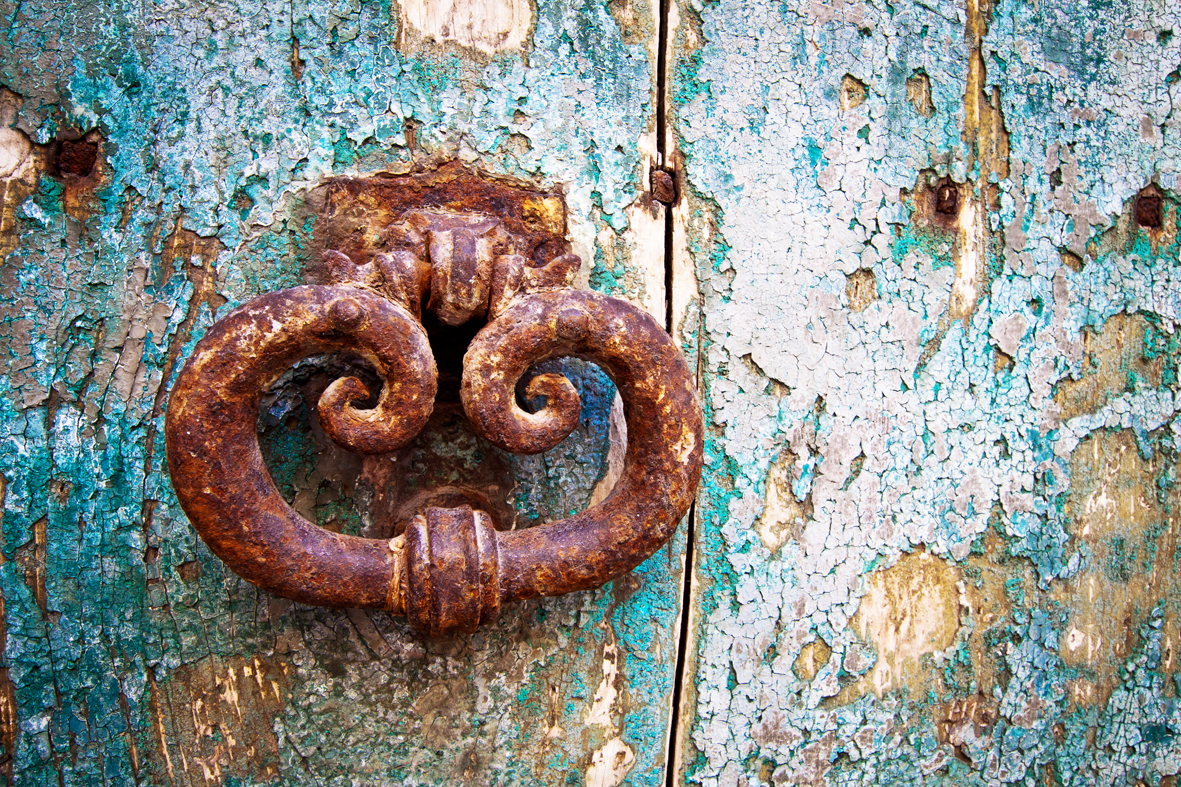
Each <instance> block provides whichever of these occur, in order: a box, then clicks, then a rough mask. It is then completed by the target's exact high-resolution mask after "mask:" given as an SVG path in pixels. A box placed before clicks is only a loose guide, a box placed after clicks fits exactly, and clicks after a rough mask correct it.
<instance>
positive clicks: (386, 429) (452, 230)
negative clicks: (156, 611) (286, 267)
mask: <svg viewBox="0 0 1181 787" xmlns="http://www.w3.org/2000/svg"><path fill="white" fill-rule="evenodd" d="M399 227H400V229H399V232H400V233H401V234H400V235H399V238H400V240H399V243H397V244H394V245H395V246H400V248H394V250H393V251H391V252H388V253H380V254H376V255H374V257H373V259H372V260H371V261H370V262H367V263H365V264H362V265H358V264H355V262H354V261H353V260H352V259H350V258H349V257H348V256H346V255H344V254H342V253H340V252H335V251H329V252H326V253H325V263H326V270H327V273H328V280H329V283H328V284H321V285H303V286H298V287H293V288H291V289H287V290H282V291H279V292H273V293H269V294H267V295H262V296H260V297H258V298H255V299H254V300H252V301H250V302H249V303H247V304H245V305H244V306H241V307H239V308H237V309H235V310H234V311H232V312H230V313H229V314H227V315H226V316H225V317H224V318H223V319H222V320H220V321H219V322H217V323H216V324H215V325H214V326H213V327H212V328H210V329H209V331H208V332H207V333H206V334H205V337H204V338H203V339H202V340H201V341H200V342H199V343H198V344H197V346H196V349H195V350H194V351H193V354H192V356H191V357H190V358H189V359H188V362H187V363H186V364H185V366H184V368H183V370H182V371H181V373H180V375H179V377H178V379H177V381H176V385H175V387H174V388H173V391H172V394H171V399H170V401H169V405H168V413H167V418H166V424H165V434H166V440H167V451H168V468H169V472H170V473H171V476H172V482H173V485H174V487H175V489H176V493H177V496H178V498H179V500H180V503H181V506H182V507H183V508H184V510H185V512H186V513H187V514H188V516H189V518H190V520H191V521H192V522H193V525H194V526H195V527H196V529H197V531H198V532H199V533H200V534H201V537H202V538H203V539H204V541H205V542H206V543H207V544H208V545H209V547H210V549H212V550H213V552H214V553H215V554H217V555H218V557H220V558H221V559H222V560H223V561H225V563H226V564H227V565H228V566H229V567H230V568H231V569H233V570H234V571H235V572H237V573H238V574H240V575H241V576H242V577H244V578H246V579H248V580H249V581H251V582H253V583H254V584H256V585H258V586H260V587H262V588H265V589H266V590H269V591H271V592H273V593H276V594H278V595H280V596H284V597H286V598H289V599H293V600H296V601H301V602H305V603H308V604H317V605H321V606H332V607H378V608H384V609H387V610H391V611H393V612H395V613H398V614H405V615H406V616H407V618H408V619H409V621H410V622H411V624H413V625H414V626H415V627H417V628H419V629H422V630H425V631H426V632H428V633H429V634H431V635H440V634H445V633H448V632H452V631H472V630H474V629H475V628H476V627H478V626H479V625H480V624H482V623H486V622H488V621H490V620H492V619H493V618H494V617H495V616H496V615H497V612H498V611H499V609H500V606H501V604H504V603H508V602H511V601H515V600H518V599H527V598H534V597H537V596H554V595H559V594H562V593H569V592H571V591H575V590H584V589H588V588H594V587H598V586H599V585H602V584H603V583H605V582H607V581H609V580H611V579H613V578H615V577H617V576H620V575H621V574H623V573H625V572H627V571H629V570H631V569H632V568H634V567H635V566H636V565H638V564H639V563H640V562H642V561H643V560H644V559H645V558H647V557H648V556H649V555H651V554H652V553H653V552H654V551H656V549H658V548H659V547H660V546H661V545H662V544H664V543H665V542H666V541H667V540H668V538H669V537H670V536H671V535H672V532H673V530H674V529H675V527H676V524H677V522H678V521H679V520H680V518H681V517H682V516H684V514H685V512H686V511H687V510H688V508H689V504H690V501H691V500H692V498H693V495H694V492H695V491H696V487H697V482H698V479H699V477H700V473H701V464H702V415H701V407H700V405H699V403H698V399H697V394H696V392H695V390H694V385H693V379H692V377H691V375H690V374H689V370H688V367H687V366H686V364H685V361H684V359H683V358H682V357H681V354H680V352H679V351H678V350H677V347H676V345H675V344H674V343H673V342H672V340H671V339H670V337H669V336H668V335H667V334H666V333H665V332H664V330H663V329H662V328H661V327H660V326H659V325H658V324H657V323H656V322H655V321H654V320H653V319H652V318H651V317H650V316H648V314H647V313H645V312H643V311H641V310H640V309H637V308H636V307H634V306H631V305H630V304H628V303H626V302H624V301H621V300H617V299H615V298H610V297H607V296H605V295H600V294H597V293H593V292H586V291H578V290H574V289H571V288H570V281H571V279H572V276H573V274H574V273H575V272H576V270H577V268H578V266H579V264H580V263H579V260H578V258H577V257H575V256H573V255H570V254H561V255H558V256H557V257H556V258H554V259H552V260H549V261H548V262H547V263H545V264H543V265H540V266H537V267H533V266H532V265H531V264H530V262H532V260H527V259H526V257H524V256H522V255H521V254H520V253H519V252H520V251H522V250H521V249H520V248H517V246H518V245H519V244H517V241H516V239H515V238H514V235H513V233H512V232H511V231H510V230H509V229H506V224H505V223H503V222H501V221H499V220H498V219H497V218H494V217H491V216H488V215H481V214H470V213H469V214H452V213H447V212H445V211H429V210H428V211H417V212H412V213H410V214H408V217H406V218H405V219H404V221H403V222H402V224H401V225H399ZM423 308H426V309H427V310H429V311H430V312H432V313H433V314H434V315H435V317H436V318H437V319H439V320H441V321H443V322H445V323H447V324H451V325H457V324H459V323H462V322H465V321H467V320H469V319H473V318H484V319H487V324H486V325H485V326H484V327H483V329H482V330H480V332H479V333H478V334H477V335H476V337H475V339H474V340H473V341H472V343H471V345H470V346H469V348H468V350H467V354H466V355H465V356H464V361H463V376H462V384H461V389H460V396H461V400H462V404H463V408H464V410H465V412H466V414H467V416H468V418H469V419H470V420H471V423H472V425H473V428H474V429H475V431H476V432H477V433H478V434H480V435H481V436H482V437H484V438H486V439H487V440H489V441H491V442H492V443H494V444H495V445H497V446H499V447H501V448H503V449H505V450H507V451H511V452H517V453H537V452H541V451H545V450H548V449H550V448H552V447H554V446H555V445H557V444H558V443H559V442H561V441H562V440H563V439H564V438H565V437H566V436H567V435H569V434H570V432H571V431H573V429H574V428H575V426H576V425H577V424H578V418H579V413H580V402H579V398H578V394H577V392H576V391H575V390H574V387H573V385H571V383H570V381H569V380H567V379H566V378H565V377H563V376H561V375H558V374H540V375H538V376H536V377H534V378H533V379H532V380H531V381H530V382H529V384H528V387H527V391H526V393H527V395H528V396H529V397H530V398H533V397H544V400H545V406H544V407H543V408H542V409H541V410H539V411H538V412H536V413H529V412H526V411H525V410H524V409H522V408H521V407H520V406H519V405H518V403H517V399H516V391H515V388H516V385H517V382H518V381H519V380H520V379H521V378H522V376H523V375H524V374H525V373H526V371H527V370H528V369H529V368H530V367H531V366H532V365H534V364H535V363H538V362H540V361H543V360H547V359H551V358H556V357H562V356H579V357H583V358H586V359H589V360H591V361H593V362H595V363H597V364H598V365H599V366H601V367H602V368H603V369H604V370H606V372H607V373H608V374H609V375H610V377H611V378H612V379H613V380H614V382H615V385H616V387H617V389H618V391H619V394H620V396H621V397H622V399H623V406H624V414H625V418H626V421H627V430H628V431H627V435H628V441H627V450H626V455H625V459H624V469H623V472H622V475H621V477H620V478H619V480H618V482H617V483H616V485H615V488H614V490H613V491H612V492H611V494H610V495H609V496H608V497H607V498H606V499H605V500H603V501H602V502H601V503H599V504H598V505H596V506H594V507H593V508H591V509H589V510H587V511H584V512H582V513H579V514H575V515H574V516H571V517H569V518H566V519H563V520H560V521H557V522H552V523H549V524H545V525H540V526H537V527H532V528H528V529H522V530H511V531H497V530H495V529H494V528H493V525H492V522H491V520H490V518H489V516H488V515H487V514H486V513H484V512H482V511H479V510H473V509H472V508H471V507H470V506H466V505H465V506H461V507H458V508H428V509H427V510H426V511H425V512H423V513H421V514H420V515H418V516H416V517H415V518H414V519H413V520H412V521H411V522H410V524H409V525H408V526H407V527H406V529H405V531H404V532H403V533H401V534H399V535H397V536H396V537H394V538H392V539H371V538H362V537H358V536H350V535H342V534H339V533H333V532H331V531H328V530H325V529H323V528H321V527H318V526H317V525H315V524H313V523H311V522H309V521H307V520H306V519H304V518H303V517H302V516H300V515H299V514H297V513H296V512H295V511H294V510H293V509H292V508H291V506H290V505H288V503H287V502H286V501H285V500H284V499H283V498H282V496H281V495H280V494H279V491H278V489H277V488H276V486H275V483H274V481H273V480H272V479H271V476H270V473H269V472H268V470H267V468H266V466H265V464H264V462H263V457H262V454H261V451H260V448H259V442H258V434H257V431H256V423H257V420H258V412H259V402H260V399H261V398H262V396H263V394H265V393H266V392H267V390H268V389H269V388H270V387H271V386H272V385H273V384H274V383H275V381H276V380H277V379H278V378H279V376H280V375H281V374H282V373H283V372H284V371H285V370H286V369H288V368H289V367H290V366H292V365H293V364H295V363H296V362H298V361H300V360H301V359H304V358H307V357H310V356H315V355H321V354H325V353H332V352H341V351H348V352H352V353H356V354H358V355H360V356H362V357H363V358H365V359H366V360H367V361H368V362H369V363H370V364H371V365H372V366H373V368H374V369H375V370H376V372H377V374H378V375H379V376H380V377H381V379H382V381H383V383H384V387H383V388H382V390H381V392H380V395H379V396H378V397H377V401H376V404H375V405H374V406H372V407H370V408H368V409H361V408H359V407H358V406H357V403H358V402H361V401H364V400H366V399H367V398H368V397H370V391H369V390H368V388H367V387H366V386H365V385H364V384H363V383H362V382H361V381H360V380H358V379H357V378H355V377H344V378H342V379H338V380H336V381H335V382H333V383H332V384H331V385H330V386H329V387H328V388H327V390H325V391H324V393H323V395H322V396H321V397H320V400H319V403H318V405H317V411H318V414H319V418H320V422H321V424H322V426H323V428H324V431H325V433H326V434H327V435H328V436H329V437H330V438H331V439H332V440H333V441H335V442H336V443H337V444H339V445H341V446H343V447H344V448H347V449H349V450H352V451H355V452H359V453H365V454H373V453H384V452H389V451H393V450H395V449H397V448H399V447H401V446H403V445H405V444H406V443H407V442H408V441H410V440H411V439H412V438H413V437H414V436H415V434H417V433H418V431H419V430H420V429H421V428H422V427H423V425H424V424H425V423H426V421H427V418H428V416H429V415H430V413H431V410H432V407H433V404H434V397H435V392H436V376H437V375H436V368H435V361H434V359H433V357H432V355H431V351H430V346H429V344H428V342H427V336H426V332H425V330H424V328H423V326H422V323H421V314H422V309H423Z"/></svg>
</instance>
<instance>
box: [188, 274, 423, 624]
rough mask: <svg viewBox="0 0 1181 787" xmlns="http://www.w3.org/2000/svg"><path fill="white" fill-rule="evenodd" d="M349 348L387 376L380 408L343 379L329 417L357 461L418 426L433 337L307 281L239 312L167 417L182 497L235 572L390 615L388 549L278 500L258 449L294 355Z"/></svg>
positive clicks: (399, 312)
mask: <svg viewBox="0 0 1181 787" xmlns="http://www.w3.org/2000/svg"><path fill="white" fill-rule="evenodd" d="M340 351H347V352H350V353H354V354H356V355H360V356H361V357H363V358H365V359H366V360H368V361H369V363H371V364H372V365H373V367H374V369H376V371H377V373H378V374H379V375H380V376H381V378H382V380H383V381H384V382H385V387H384V388H383V390H382V392H381V395H380V397H379V398H378V401H377V405H376V406H375V407H373V408H372V409H369V410H361V409H357V408H356V407H354V406H353V404H352V402H354V401H357V400H360V399H364V398H366V397H368V396H369V391H368V389H367V388H366V387H365V385H364V384H363V383H361V381H360V380H358V379H356V378H353V377H347V378H344V379H340V380H337V381H335V382H334V383H333V384H332V385H330V386H329V387H328V389H327V390H326V391H325V392H324V394H323V395H322V396H321V398H320V402H319V413H320V421H321V424H322V425H323V426H324V430H325V431H326V432H327V433H328V434H329V435H330V436H331V437H332V439H333V440H335V441H336V442H337V443H339V444H341V445H343V446H345V447H347V448H350V449H352V450H354V451H358V452H361V453H380V452H386V451H392V450H394V449H396V448H398V447H400V446H402V445H404V444H405V443H406V442H408V441H409V440H410V439H411V438H413V437H414V435H415V434H417V433H418V432H419V430H420V429H422V426H423V425H424V424H425V423H426V420H427V418H428V417H429V415H430V413H431V409H432V407H433V405H434V398H435V390H436V371H435V363H434V359H433V357H432V356H431V353H430V345H429V344H428V342H427V337H426V333H425V332H424V331H423V329H422V326H421V325H420V324H419V323H418V322H417V321H416V320H415V319H414V318H413V317H412V316H411V315H410V313H409V312H407V311H406V310H405V309H404V308H402V307H401V306H398V305H395V304H394V303H392V302H390V301H388V300H386V299H385V298H383V297H381V296H380V295H377V294H375V293H372V292H369V291H367V290H364V289H360V288H351V287H322V286H313V285H307V286H302V287H295V288H293V289H289V290H283V291H280V292H275V293H270V294H268V295H263V296H261V297H259V298H256V299H255V300H253V301H251V302H250V303H248V304H246V305H245V306H242V307H241V308H239V309H236V310H234V311H232V312H230V313H229V314H228V315H227V316H226V317H225V318H224V319H222V320H221V321H219V322H218V323H217V324H216V325H214V326H213V327H212V328H210V329H209V332H208V333H206V334H205V337H204V338H203V339H202V340H201V341H200V342H199V343H198V344H197V347H196V349H195V350H194V351H193V354H192V356H191V357H190V358H189V360H188V362H187V363H186V364H185V366H184V368H183V369H182V370H181V373H180V376H179V377H178V378H177V381H176V385H175V386H174V387H173V390H172V395H171V399H170V400H169V404H168V414H167V417H166V420H165V439H166V442H167V449H168V469H169V472H170V474H171V476H172V483H173V486H174V488H175V489H176V494H177V498H178V499H179V500H180V504H181V506H182V507H183V508H184V510H185V513H186V514H188V516H189V519H190V520H191V521H192V522H193V525H194V526H195V527H196V528H197V531H198V532H199V533H200V534H201V538H202V539H204V540H205V543H207V544H208V545H209V547H210V549H212V550H213V552H214V553H215V554H216V555H217V556H218V557H220V558H221V559H222V560H223V561H225V563H226V564H227V565H228V566H229V567H230V568H232V569H233V570H234V571H235V572H237V573H238V574H240V575H241V576H243V577H245V578H246V579H248V580H250V581H251V582H253V583H255V584H256V585H259V586H260V587H263V588H265V589H267V590H269V591H271V592H273V593H277V594H279V595H281V596H285V597H287V598H290V599H294V600H296V601H303V602H306V603H309V604H318V605H322V606H338V607H343V606H348V607H388V606H392V605H393V603H394V602H392V601H391V599H392V598H394V597H396V596H397V595H398V592H399V591H398V587H397V574H398V571H397V567H396V566H395V557H394V553H393V551H392V550H391V548H390V543H389V542H388V541H384V540H376V539H368V538H358V537H356V536H347V535H340V534H338V533H332V532H329V531H327V530H324V529H323V528H321V527H317V526H316V525H314V524H312V523H311V522H308V521H307V520H306V519H304V518H303V517H301V516H300V515H299V514H297V513H296V512H295V511H294V510H293V509H292V508H291V506H289V505H288V504H287V502H286V501H285V500H283V498H282V496H281V495H280V494H279V490H278V489H276V487H275V484H274V481H272V480H271V476H270V473H269V472H268V471H267V468H266V465H265V464H264V463H263V458H262V453H261V452H260V450H259V445H258V434H257V432H256V424H257V422H258V407H259V400H260V399H261V397H262V395H263V394H264V393H265V392H266V391H267V390H268V389H269V388H270V386H271V385H273V384H274V382H275V381H276V380H277V379H278V378H279V376H280V375H281V374H282V373H283V372H284V371H285V370H286V369H288V368H289V367H290V366H292V365H293V364H294V363H296V362H297V361H299V360H301V359H303V358H307V357H310V356H314V355H322V354H325V353H333V352H340Z"/></svg>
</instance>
